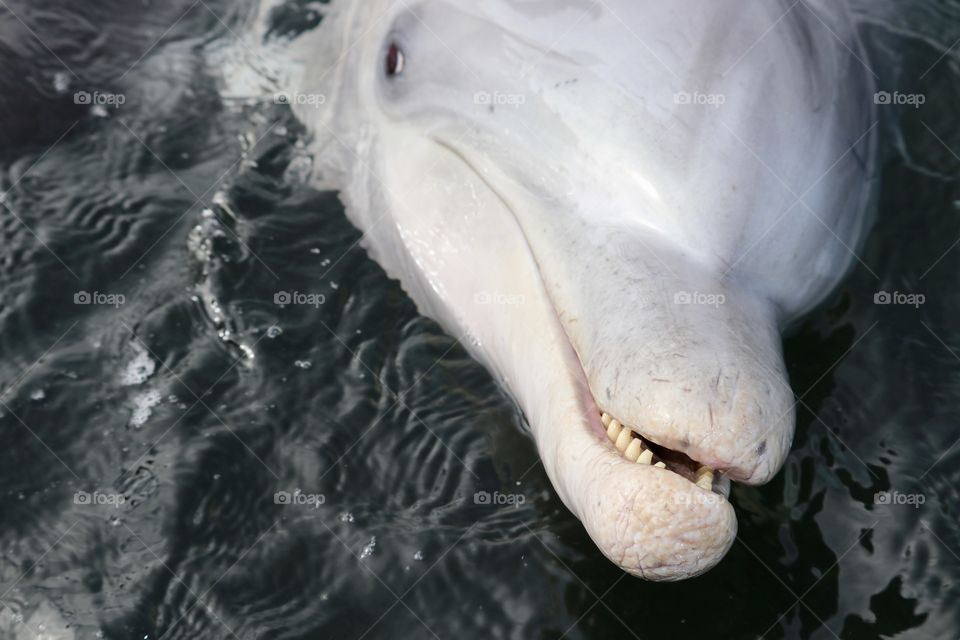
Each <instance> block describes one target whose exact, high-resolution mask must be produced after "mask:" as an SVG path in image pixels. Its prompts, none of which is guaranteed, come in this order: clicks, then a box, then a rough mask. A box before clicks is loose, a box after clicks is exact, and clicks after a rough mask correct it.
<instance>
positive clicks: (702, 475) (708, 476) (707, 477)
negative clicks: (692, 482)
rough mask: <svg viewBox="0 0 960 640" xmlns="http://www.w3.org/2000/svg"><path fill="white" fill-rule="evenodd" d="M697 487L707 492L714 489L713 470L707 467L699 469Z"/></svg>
mask: <svg viewBox="0 0 960 640" xmlns="http://www.w3.org/2000/svg"><path fill="white" fill-rule="evenodd" d="M697 486H698V487H700V488H701V489H704V490H705V491H710V490H711V489H713V469H711V468H710V467H708V466H707V465H703V466H701V467H700V468H699V469H697Z"/></svg>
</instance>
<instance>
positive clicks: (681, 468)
mask: <svg viewBox="0 0 960 640" xmlns="http://www.w3.org/2000/svg"><path fill="white" fill-rule="evenodd" d="M600 422H601V423H602V424H603V427H604V429H605V430H606V435H607V439H608V440H609V442H610V445H611V447H612V450H613V451H616V452H617V453H619V454H620V455H622V456H623V457H624V458H626V459H627V461H629V462H633V463H635V464H640V465H651V466H653V467H654V468H657V469H663V470H665V471H669V472H671V473H675V474H676V475H678V476H680V477H681V478H684V479H685V480H687V481H689V482H691V483H692V484H695V485H696V486H697V487H699V488H700V489H702V490H704V491H709V492H713V493H715V494H717V495H719V496H722V497H723V498H724V499H727V498H728V497H729V496H730V479H729V478H728V477H727V476H726V475H725V474H724V473H723V472H722V471H716V470H715V469H713V468H711V467H709V466H707V465H705V464H701V463H699V462H697V461H696V460H694V459H693V458H691V457H689V456H688V455H686V454H685V453H683V452H682V451H675V450H673V449H669V448H667V447H664V446H662V445H659V444H657V443H656V442H654V441H653V440H651V439H650V438H648V437H646V436H644V435H643V434H642V432H641V431H640V430H639V429H638V428H637V427H635V426H629V425H626V424H624V423H623V422H621V421H620V420H617V419H616V418H614V417H613V416H611V415H610V414H609V413H606V412H604V411H602V410H601V411H600Z"/></svg>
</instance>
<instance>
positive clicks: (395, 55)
mask: <svg viewBox="0 0 960 640" xmlns="http://www.w3.org/2000/svg"><path fill="white" fill-rule="evenodd" d="M405 62H406V61H405V59H404V57H403V51H401V50H400V47H398V46H397V43H396V42H391V43H390V48H389V49H387V65H386V69H387V76H388V77H391V78H392V77H394V76H398V75H400V74H401V73H403V67H404V64H405Z"/></svg>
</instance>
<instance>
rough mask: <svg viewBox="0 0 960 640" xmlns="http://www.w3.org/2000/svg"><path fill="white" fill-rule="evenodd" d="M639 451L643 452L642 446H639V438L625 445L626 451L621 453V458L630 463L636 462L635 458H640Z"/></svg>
mask: <svg viewBox="0 0 960 640" xmlns="http://www.w3.org/2000/svg"><path fill="white" fill-rule="evenodd" d="M641 451H643V444H641V442H640V438H634V439H633V440H632V441H631V442H630V444H629V445H627V450H626V451H624V452H623V456H624V457H625V458H626V459H627V460H629V461H630V462H636V461H637V458H639V457H640V452H641ZM648 451H649V449H648Z"/></svg>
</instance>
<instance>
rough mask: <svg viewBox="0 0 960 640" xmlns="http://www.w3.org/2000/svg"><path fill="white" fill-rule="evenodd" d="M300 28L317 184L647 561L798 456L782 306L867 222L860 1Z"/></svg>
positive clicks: (562, 483)
mask: <svg viewBox="0 0 960 640" xmlns="http://www.w3.org/2000/svg"><path fill="white" fill-rule="evenodd" d="M324 11H325V13H324V15H323V18H322V21H321V22H320V25H319V26H318V27H316V28H315V29H312V30H310V31H308V32H306V33H303V34H301V35H299V36H297V38H296V41H295V42H294V43H292V44H291V48H292V50H295V51H296V54H295V55H296V57H297V58H298V59H299V61H300V64H301V65H302V75H298V77H297V78H296V81H295V82H294V84H293V85H292V86H291V87H290V88H289V91H290V93H289V98H288V101H289V103H290V104H291V107H292V109H293V110H294V112H295V114H296V116H297V117H298V119H299V120H301V121H302V123H303V124H304V125H305V127H306V128H307V130H308V131H309V133H310V136H311V149H312V153H313V156H314V165H313V167H314V168H313V172H314V178H315V179H316V180H317V184H319V185H325V186H329V187H330V188H334V189H337V190H338V191H339V193H340V198H341V200H342V201H343V203H344V205H345V211H346V214H347V216H348V217H349V219H350V220H351V221H352V223H353V224H355V225H356V226H357V227H358V228H359V229H360V230H361V231H362V232H363V246H364V247H365V248H366V250H367V251H368V252H369V254H370V256H371V257H372V258H373V259H375V260H376V261H378V262H379V264H380V265H381V266H382V267H383V268H384V269H385V270H386V272H387V273H388V274H389V275H390V276H391V277H394V278H396V279H397V280H399V282H400V283H401V284H402V286H403V288H404V290H405V291H406V292H407V293H408V294H409V295H410V297H411V298H412V299H413V300H414V301H415V302H416V304H417V306H418V308H419V310H420V311H421V312H422V313H423V314H425V315H427V316H429V317H431V318H433V319H435V320H436V321H438V322H439V323H440V324H441V325H442V326H443V327H444V328H445V329H446V330H447V331H449V332H450V333H451V334H452V335H454V336H456V337H459V338H460V339H461V341H462V342H463V344H464V345H466V347H467V348H468V349H469V351H470V352H471V354H472V355H473V356H474V357H476V358H477V359H478V360H479V361H481V362H482V363H484V364H485V365H486V366H487V367H488V368H489V369H490V370H491V371H492V372H493V374H494V375H496V376H497V377H498V379H499V380H500V381H502V384H503V385H504V387H505V388H506V389H507V390H508V392H509V393H510V394H511V396H512V397H513V398H514V399H515V401H516V402H517V403H518V405H519V406H520V408H521V409H522V411H523V413H524V416H525V418H526V420H527V422H528V423H529V427H530V430H531V432H532V435H533V438H534V440H535V441H536V446H537V449H538V452H539V454H540V457H541V459H542V461H543V465H544V468H545V470H546V473H547V474H548V476H549V478H550V481H551V483H552V484H553V486H554V488H555V489H556V492H557V494H558V495H559V497H560V498H561V499H562V501H563V502H564V504H565V505H566V506H567V507H568V508H569V509H570V511H571V512H572V513H573V514H574V515H575V516H576V517H577V518H579V520H580V521H581V522H582V523H583V526H584V527H585V529H586V531H587V532H588V534H589V535H590V537H591V538H592V539H593V541H594V542H595V543H596V545H597V547H598V548H599V550H600V551H601V552H602V553H603V554H604V555H605V556H606V557H607V558H609V559H610V560H612V561H613V562H614V563H616V564H617V565H619V566H620V567H621V568H622V569H623V570H625V571H627V572H629V573H631V574H634V575H636V576H640V577H642V578H645V579H649V580H679V579H683V578H688V577H691V576H695V575H698V574H700V573H702V572H704V571H706V570H707V569H709V568H711V567H712V566H714V565H715V564H716V563H717V562H719V560H720V559H721V558H722V557H723V556H724V554H725V553H726V552H727V550H728V549H729V548H730V546H731V545H732V543H733V541H734V539H735V537H736V531H737V520H736V516H735V513H734V509H733V507H732V506H731V504H730V502H729V493H730V483H731V481H733V482H742V483H746V484H752V485H753V484H761V483H764V482H767V481H768V480H770V479H771V477H772V476H774V475H775V474H776V473H777V471H778V470H779V469H780V467H781V466H782V465H783V463H784V460H785V457H786V455H787V453H788V451H789V449H790V445H791V440H792V437H793V432H794V422H795V415H794V414H795V411H794V406H795V402H794V394H793V392H792V390H791V387H790V383H789V380H788V376H787V372H786V368H785V365H784V359H783V351H782V337H781V336H782V332H783V331H784V330H785V329H788V328H789V327H790V326H791V325H792V324H793V323H795V322H796V321H797V319H798V318H800V317H801V316H802V315H803V314H804V313H807V312H808V311H810V310H811V309H812V308H813V307H815V306H816V305H817V304H818V303H820V302H821V301H823V300H824V298H825V297H826V296H827V295H829V293H830V291H831V290H832V289H833V288H834V287H835V286H836V285H837V283H838V282H839V281H840V280H841V279H842V278H843V277H844V275H845V273H846V272H847V271H848V270H849V268H850V267H851V265H852V264H853V263H854V261H855V260H856V256H855V251H856V248H857V247H858V245H859V244H860V242H861V239H862V237H863V235H864V233H865V229H866V227H867V225H868V223H869V218H870V215H869V211H870V210H871V206H870V200H871V182H872V179H873V167H874V165H875V163H874V160H873V158H874V155H875V146H876V135H875V126H876V120H875V118H874V113H875V107H874V100H873V89H874V87H873V80H872V77H871V72H870V70H869V69H868V67H867V66H866V62H865V59H864V55H863V52H862V50H861V47H860V44H859V42H858V39H857V34H856V30H855V25H854V22H853V20H852V19H851V17H850V15H848V8H847V6H846V5H845V3H844V2H826V1H825V0H822V1H820V0H801V1H800V2H789V1H787V0H781V1H771V0H674V1H672V2H659V1H653V0H550V1H549V2H547V1H543V0H539V1H538V0H484V2H476V1H474V0H395V1H394V0H364V1H363V2H360V1H349V0H333V1H332V2H331V3H330V4H329V5H327V6H326V8H325V9H324Z"/></svg>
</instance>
